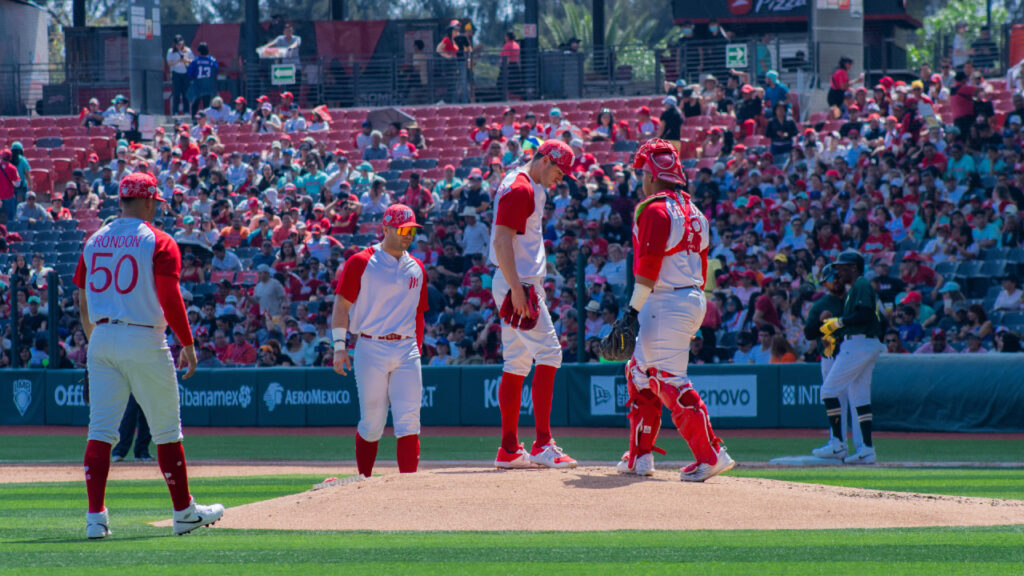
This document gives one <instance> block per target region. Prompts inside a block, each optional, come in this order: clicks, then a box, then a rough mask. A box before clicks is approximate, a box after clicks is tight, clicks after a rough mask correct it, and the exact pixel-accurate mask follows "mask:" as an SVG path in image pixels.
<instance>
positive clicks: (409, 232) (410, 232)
mask: <svg viewBox="0 0 1024 576" xmlns="http://www.w3.org/2000/svg"><path fill="white" fill-rule="evenodd" d="M395 233H396V234H398V235H399V236H415V235H416V228H415V227H414V226H409V227H407V228H395Z"/></svg>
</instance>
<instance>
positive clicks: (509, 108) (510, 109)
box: [501, 106, 515, 116]
mask: <svg viewBox="0 0 1024 576" xmlns="http://www.w3.org/2000/svg"><path fill="white" fill-rule="evenodd" d="M510 112H515V110H513V109H512V107H511V106H510V107H507V108H505V111H504V112H502V113H501V115H502V116H504V115H506V114H508V113H510Z"/></svg>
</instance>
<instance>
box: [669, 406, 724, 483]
mask: <svg viewBox="0 0 1024 576" xmlns="http://www.w3.org/2000/svg"><path fill="white" fill-rule="evenodd" d="M672 422H673V423H675V425H676V428H678V430H679V433H680V434H681V435H682V436H683V438H684V439H685V440H686V443H687V444H688V445H689V446H690V451H691V452H693V457H694V459H696V460H697V462H700V463H705V464H711V465H712V466H713V465H715V464H716V463H717V462H718V451H717V450H716V449H715V436H714V432H713V431H712V430H711V419H710V418H709V417H708V411H707V407H706V406H705V405H704V402H703V401H702V400H701V399H700V396H699V395H698V394H697V392H696V391H694V390H693V389H690V390H687V391H686V392H684V393H683V394H682V395H681V396H680V397H679V402H678V403H677V404H676V405H675V406H674V407H673V408H672Z"/></svg>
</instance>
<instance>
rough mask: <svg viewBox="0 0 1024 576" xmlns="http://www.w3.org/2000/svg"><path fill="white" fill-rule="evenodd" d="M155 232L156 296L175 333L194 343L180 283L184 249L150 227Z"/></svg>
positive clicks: (185, 342) (186, 342)
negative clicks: (182, 251) (180, 248)
mask: <svg viewBox="0 0 1024 576" xmlns="http://www.w3.org/2000/svg"><path fill="white" fill-rule="evenodd" d="M150 229H151V230H153V232H154V234H155V235H156V248H155V249H154V250H153V280H154V285H155V287H156V299H157V300H158V301H159V302H160V307H161V308H163V310H164V319H165V320H167V325H168V326H170V327H171V330H172V331H173V332H174V335H175V336H177V338H178V341H179V342H181V344H182V345H183V346H191V345H192V342H193V341H192V329H191V328H190V327H189V324H188V314H187V313H186V312H185V301H184V300H182V299H181V286H180V285H179V284H178V276H179V275H180V274H181V251H180V250H179V249H178V244H177V242H175V241H174V239H173V238H171V237H170V236H169V235H168V234H167V233H166V232H162V231H160V230H156V229H155V228H152V227H150Z"/></svg>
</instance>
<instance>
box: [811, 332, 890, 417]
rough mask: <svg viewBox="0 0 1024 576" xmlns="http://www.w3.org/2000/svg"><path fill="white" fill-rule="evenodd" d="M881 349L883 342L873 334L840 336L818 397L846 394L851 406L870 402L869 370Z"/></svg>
mask: <svg viewBox="0 0 1024 576" xmlns="http://www.w3.org/2000/svg"><path fill="white" fill-rule="evenodd" d="M883 350H885V345H884V344H882V343H881V342H879V341H878V340H877V339H875V338H868V337H867V336H861V335H857V336H852V337H850V338H847V339H845V340H843V344H842V346H841V347H840V348H839V354H836V358H835V362H833V363H832V369H831V370H829V371H828V375H826V376H825V381H824V383H823V384H822V385H821V397H822V398H843V397H846V398H847V399H849V401H850V404H852V405H853V407H857V406H863V405H865V404H870V403H871V372H872V371H873V370H874V368H875V362H876V361H877V360H878V357H879V355H881V354H882V351H883ZM855 428H856V427H855Z"/></svg>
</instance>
